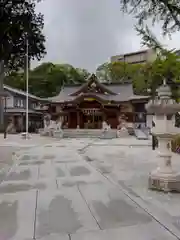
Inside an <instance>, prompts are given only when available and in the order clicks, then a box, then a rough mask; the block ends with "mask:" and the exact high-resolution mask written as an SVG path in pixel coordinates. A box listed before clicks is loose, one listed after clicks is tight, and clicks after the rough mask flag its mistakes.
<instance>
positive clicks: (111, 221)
mask: <svg viewBox="0 0 180 240" xmlns="http://www.w3.org/2000/svg"><path fill="white" fill-rule="evenodd" d="M109 142H110V141H109ZM100 143H102V145H103V144H106V143H108V141H106V142H105V143H103V142H102V141H97V142H96V141H95V140H90V139H86V140H76V139H73V140H68V139H67V140H60V141H59V142H53V143H52V144H49V145H45V146H38V147H34V148H31V149H27V150H22V151H20V152H19V155H18V156H19V157H18V159H17V161H16V163H15V164H14V165H13V167H12V169H11V171H10V172H9V174H8V175H7V177H6V178H5V179H4V181H3V182H2V183H1V185H0V239H1V240H29V239H39V240H101V239H103V240H109V239H113V240H119V239H125V240H129V239H138V240H141V239H142V240H144V239H146V240H156V239H158V240H161V239H162V240H166V239H167V240H171V239H172V240H173V239H178V238H177V237H175V236H174V235H173V233H171V232H170V231H169V230H167V229H165V228H164V226H163V225H162V224H161V223H158V222H157V220H155V219H154V217H153V216H151V215H150V214H148V213H147V211H145V210H144V209H143V206H141V205H139V204H138V203H137V202H136V201H134V200H133V199H131V198H130V197H129V196H128V194H126V193H125V192H124V189H121V188H120V187H119V186H118V185H117V184H116V183H117V182H115V181H114V182H113V181H112V180H115V178H113V176H115V174H114V173H115V172H114V170H113V168H112V163H109V162H107V161H104V160H103V159H101V164H100V165H98V164H95V162H96V160H94V163H93V162H90V160H91V159H90V157H91V156H89V155H88V154H89V153H91V154H90V155H92V157H93V158H95V157H96V151H97V158H98V157H99V151H100V149H102V151H104V149H105V146H101V145H100ZM97 144H98V145H97ZM93 148H94V151H93ZM116 148H117V147H116ZM118 148H119V147H118ZM80 149H81V150H80ZM107 149H108V147H107V146H106V153H107ZM109 149H110V148H109ZM92 152H93V154H92ZM109 154H110V155H109V160H110V161H113V156H112V155H111V152H109ZM102 156H104V152H102ZM88 157H89V158H88ZM120 157H121V159H123V155H122V156H120ZM124 161H125V159H124ZM102 169H103V171H102ZM99 170H101V171H99ZM126 171H127V170H126ZM110 173H111V174H112V176H110ZM126 173H127V174H128V172H126ZM107 176H108V177H109V178H108V177H107ZM123 176H125V173H124V175H123Z"/></svg>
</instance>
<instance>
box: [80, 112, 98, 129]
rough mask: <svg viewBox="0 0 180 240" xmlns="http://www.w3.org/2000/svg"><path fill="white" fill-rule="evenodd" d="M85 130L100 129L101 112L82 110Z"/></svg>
mask: <svg viewBox="0 0 180 240" xmlns="http://www.w3.org/2000/svg"><path fill="white" fill-rule="evenodd" d="M82 113H83V125H84V128H85V129H100V128H102V112H101V111H100V109H82Z"/></svg>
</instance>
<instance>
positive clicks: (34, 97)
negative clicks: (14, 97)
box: [3, 84, 43, 101]
mask: <svg viewBox="0 0 180 240" xmlns="http://www.w3.org/2000/svg"><path fill="white" fill-rule="evenodd" d="M3 86H4V89H5V90H7V91H10V92H13V93H15V94H19V95H22V96H26V95H27V93H26V92H25V91H22V90H20V89H17V88H13V87H10V86H8V85H6V84H4V85H3ZM28 96H29V98H32V99H35V100H39V101H43V98H40V97H37V96H35V95H33V94H31V93H29V94H28Z"/></svg>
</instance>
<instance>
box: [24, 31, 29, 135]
mask: <svg viewBox="0 0 180 240" xmlns="http://www.w3.org/2000/svg"><path fill="white" fill-rule="evenodd" d="M25 55H26V58H25V79H26V139H28V138H29V41H28V35H27V34H26V54H25Z"/></svg>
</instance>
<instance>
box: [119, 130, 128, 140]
mask: <svg viewBox="0 0 180 240" xmlns="http://www.w3.org/2000/svg"><path fill="white" fill-rule="evenodd" d="M117 137H118V138H124V137H129V133H128V130H127V128H122V129H120V130H117Z"/></svg>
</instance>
